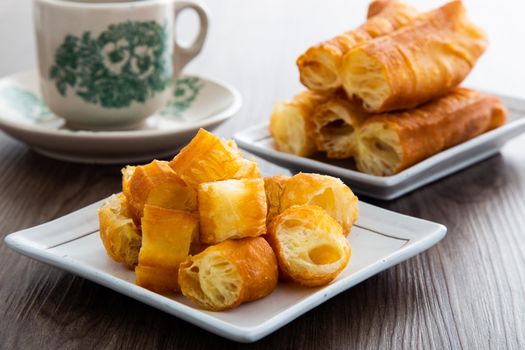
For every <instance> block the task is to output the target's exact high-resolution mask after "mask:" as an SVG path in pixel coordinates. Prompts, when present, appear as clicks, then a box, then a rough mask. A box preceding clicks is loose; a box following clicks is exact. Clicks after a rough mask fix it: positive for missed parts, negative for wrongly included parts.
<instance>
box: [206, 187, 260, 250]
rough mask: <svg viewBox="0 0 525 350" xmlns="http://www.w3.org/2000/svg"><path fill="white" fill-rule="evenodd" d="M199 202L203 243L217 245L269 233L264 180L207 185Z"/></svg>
mask: <svg viewBox="0 0 525 350" xmlns="http://www.w3.org/2000/svg"><path fill="white" fill-rule="evenodd" d="M198 198H199V217H200V225H201V226H200V241H201V243H205V244H216V243H219V242H222V241H225V240H227V239H230V238H244V237H256V236H259V235H263V234H265V233H266V213H267V205H266V195H265V192H264V181H263V179H241V180H224V181H215V182H208V183H203V184H200V185H199V192H198Z"/></svg>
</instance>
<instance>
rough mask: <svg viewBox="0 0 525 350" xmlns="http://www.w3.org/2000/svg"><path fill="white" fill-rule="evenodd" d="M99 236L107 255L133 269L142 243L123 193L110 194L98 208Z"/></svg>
mask: <svg viewBox="0 0 525 350" xmlns="http://www.w3.org/2000/svg"><path fill="white" fill-rule="evenodd" d="M98 217H99V224H100V238H101V240H102V243H103V245H104V248H105V249H106V252H107V253H108V255H109V256H110V257H111V258H112V259H113V260H115V261H117V262H120V263H123V264H124V265H125V266H126V267H127V268H129V269H133V268H134V267H135V266H136V265H137V263H138V255H139V250H140V247H141V245H142V237H141V233H140V230H139V229H138V228H137V227H136V226H135V224H134V222H133V220H132V219H131V218H130V216H129V213H128V209H127V205H126V199H125V197H124V195H123V194H118V195H112V196H111V197H109V198H108V200H107V201H106V202H104V204H102V206H101V207H100V209H99V210H98Z"/></svg>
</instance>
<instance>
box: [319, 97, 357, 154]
mask: <svg viewBox="0 0 525 350" xmlns="http://www.w3.org/2000/svg"><path fill="white" fill-rule="evenodd" d="M366 117H367V113H365V112H364V111H363V110H362V109H361V108H359V107H358V106H357V105H356V104H355V103H353V102H352V101H350V100H348V98H347V97H346V96H344V94H340V93H336V94H334V95H333V96H332V98H330V99H329V100H328V101H326V102H325V103H323V104H322V105H320V106H319V107H317V109H316V110H315V113H314V114H313V115H312V117H311V118H310V120H311V125H312V127H311V129H310V135H311V137H312V139H313V140H314V141H315V144H316V146H317V149H319V150H320V151H325V152H326V154H327V156H328V158H335V159H343V158H349V157H353V156H354V155H355V153H356V151H357V150H356V136H355V135H356V131H357V129H358V128H359V127H360V126H361V124H362V123H363V122H364V120H365V119H366Z"/></svg>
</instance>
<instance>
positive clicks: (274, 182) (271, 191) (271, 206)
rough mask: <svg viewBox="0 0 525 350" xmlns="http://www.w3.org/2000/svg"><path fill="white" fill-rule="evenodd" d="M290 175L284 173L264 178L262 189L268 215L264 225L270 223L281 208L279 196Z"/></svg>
mask: <svg viewBox="0 0 525 350" xmlns="http://www.w3.org/2000/svg"><path fill="white" fill-rule="evenodd" d="M289 178H290V177H289V176H285V175H274V176H268V177H265V178H264V191H265V192H266V203H267V207H268V215H267V216H266V225H270V223H271V222H272V220H273V218H274V217H275V216H276V215H277V214H279V211H280V208H281V196H282V194H283V192H284V188H285V187H286V182H287V181H288V179H289Z"/></svg>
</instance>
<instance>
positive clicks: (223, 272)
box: [179, 237, 278, 311]
mask: <svg viewBox="0 0 525 350" xmlns="http://www.w3.org/2000/svg"><path fill="white" fill-rule="evenodd" d="M277 279H278V268H277V260H276V258H275V254H274V252H273V250H272V248H271V247H270V245H269V244H268V242H266V240H265V239H264V238H262V237H254V238H251V237H249V238H243V239H239V240H227V241H224V242H222V243H219V244H216V245H213V246H210V247H208V248H206V249H205V250H204V251H203V252H201V253H199V254H197V255H195V256H190V257H188V259H186V261H184V262H183V263H182V264H181V265H180V269H179V284H180V287H181V290H182V294H183V295H184V296H185V297H187V298H189V299H190V300H192V301H193V302H194V303H195V304H197V305H199V306H200V307H201V308H204V309H207V310H212V311H220V310H225V309H230V308H233V307H235V306H238V305H240V304H241V303H244V302H248V301H252V300H257V299H260V298H262V297H265V296H267V295H268V294H270V293H271V292H272V291H273V290H274V289H275V287H276V285H277Z"/></svg>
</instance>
